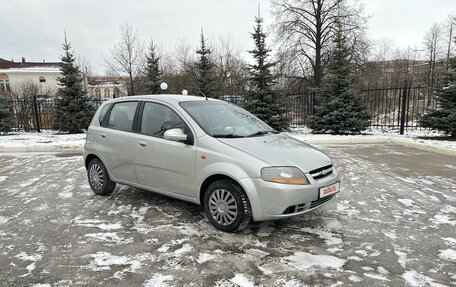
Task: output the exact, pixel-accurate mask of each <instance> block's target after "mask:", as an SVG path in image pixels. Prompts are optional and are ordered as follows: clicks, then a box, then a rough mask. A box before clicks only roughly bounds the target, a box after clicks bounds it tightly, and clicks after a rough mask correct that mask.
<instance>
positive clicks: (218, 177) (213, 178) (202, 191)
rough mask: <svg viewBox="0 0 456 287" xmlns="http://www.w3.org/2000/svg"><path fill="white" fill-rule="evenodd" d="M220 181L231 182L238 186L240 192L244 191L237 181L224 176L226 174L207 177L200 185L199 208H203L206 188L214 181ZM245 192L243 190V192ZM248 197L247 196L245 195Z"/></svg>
mask: <svg viewBox="0 0 456 287" xmlns="http://www.w3.org/2000/svg"><path fill="white" fill-rule="evenodd" d="M222 179H228V180H231V181H232V182H235V183H236V184H237V185H239V186H240V187H241V188H242V190H244V187H242V185H241V184H240V183H239V182H238V181H237V180H235V179H234V178H232V177H230V176H228V175H226V174H213V175H211V176H209V177H207V178H206V179H205V180H204V181H203V183H202V184H201V187H200V190H199V202H200V204H201V206H202V207H203V208H204V194H205V193H206V190H207V188H208V187H209V186H210V185H211V184H212V183H214V182H216V181H219V180H222ZM244 192H245V190H244ZM246 194H247V193H246ZM247 197H248V195H247Z"/></svg>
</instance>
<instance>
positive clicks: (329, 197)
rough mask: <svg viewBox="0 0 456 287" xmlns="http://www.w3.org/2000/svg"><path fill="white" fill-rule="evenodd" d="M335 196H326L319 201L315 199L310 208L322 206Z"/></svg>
mask: <svg viewBox="0 0 456 287" xmlns="http://www.w3.org/2000/svg"><path fill="white" fill-rule="evenodd" d="M334 195H335V194H331V195H328V196H326V197H323V198H320V199H317V200H314V201H312V202H311V203H310V208H315V207H317V206H319V205H322V204H323V203H325V202H327V201H329V200H331V198H333V197H334Z"/></svg>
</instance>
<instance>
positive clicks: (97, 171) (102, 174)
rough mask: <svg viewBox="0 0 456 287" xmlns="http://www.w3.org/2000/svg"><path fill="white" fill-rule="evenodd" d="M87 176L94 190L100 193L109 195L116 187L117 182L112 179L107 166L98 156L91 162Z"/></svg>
mask: <svg viewBox="0 0 456 287" xmlns="http://www.w3.org/2000/svg"><path fill="white" fill-rule="evenodd" d="M87 178H88V180H89V184H90V187H91V188H92V190H93V192H95V193H96V194H98V195H108V194H110V193H111V192H112V191H113V190H114V188H115V187H116V183H115V182H113V181H111V178H110V177H109V174H108V171H107V170H106V167H105V166H104V164H103V163H102V162H101V160H99V159H98V158H94V159H92V160H91V161H90V162H89V165H88V167H87Z"/></svg>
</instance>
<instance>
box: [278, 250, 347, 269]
mask: <svg viewBox="0 0 456 287" xmlns="http://www.w3.org/2000/svg"><path fill="white" fill-rule="evenodd" d="M285 259H286V260H288V261H289V264H290V265H292V266H293V267H295V268H296V269H297V270H305V269H308V268H311V267H314V266H317V267H323V268H333V269H336V270H339V269H342V266H344V264H345V262H346V261H347V260H344V259H340V258H337V257H334V256H331V255H313V254H310V253H307V252H296V253H295V254H294V255H291V256H287V257H285Z"/></svg>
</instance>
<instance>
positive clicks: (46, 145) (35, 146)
mask: <svg viewBox="0 0 456 287" xmlns="http://www.w3.org/2000/svg"><path fill="white" fill-rule="evenodd" d="M287 134H288V135H290V136H292V137H294V138H296V139H299V140H301V141H304V142H307V143H310V144H327V143H350V144H351V143H357V144H360V143H391V142H392V143H396V144H402V145H406V146H414V147H417V148H420V147H421V148H422V147H424V149H425V150H431V151H437V152H439V151H442V150H443V151H444V153H446V151H450V153H454V154H456V140H453V141H449V140H439V138H442V137H443V135H442V134H441V133H437V132H430V131H426V130H416V131H408V132H407V134H405V135H399V134H398V133H397V132H396V131H391V132H390V131H380V130H378V131H369V132H366V133H365V134H363V135H329V134H312V133H311V131H310V130H309V129H293V130H291V131H290V132H288V133H287ZM420 137H435V138H436V139H421V138H420ZM85 138H86V134H85V133H81V134H73V135H69V134H57V133H56V132H55V131H50V130H45V131H43V132H42V133H25V132H20V133H10V134H7V135H0V152H23V151H38V152H40V151H60V150H82V148H83V146H84V141H85ZM432 147H436V148H437V149H439V150H432V149H431V148H432ZM422 149H423V148H422Z"/></svg>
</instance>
